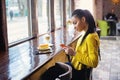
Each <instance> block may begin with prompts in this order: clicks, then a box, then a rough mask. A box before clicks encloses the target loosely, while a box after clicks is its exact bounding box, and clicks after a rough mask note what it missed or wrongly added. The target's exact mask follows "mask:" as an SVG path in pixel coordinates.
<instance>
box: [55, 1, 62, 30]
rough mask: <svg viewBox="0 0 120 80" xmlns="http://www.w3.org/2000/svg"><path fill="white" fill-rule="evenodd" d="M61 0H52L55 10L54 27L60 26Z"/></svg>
mask: <svg viewBox="0 0 120 80" xmlns="http://www.w3.org/2000/svg"><path fill="white" fill-rule="evenodd" d="M61 1H62V0H54V10H55V27H56V29H57V28H60V27H61V26H62V16H61V15H62V11H61V8H62V7H61V6H62V5H61Z"/></svg>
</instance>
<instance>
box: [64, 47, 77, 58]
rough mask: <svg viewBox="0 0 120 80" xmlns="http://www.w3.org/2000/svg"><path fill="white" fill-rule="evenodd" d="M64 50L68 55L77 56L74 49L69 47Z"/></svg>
mask: <svg viewBox="0 0 120 80" xmlns="http://www.w3.org/2000/svg"><path fill="white" fill-rule="evenodd" d="M63 49H64V50H65V52H66V54H68V55H71V56H74V55H75V51H74V49H73V48H72V47H69V46H67V47H64V48H63Z"/></svg>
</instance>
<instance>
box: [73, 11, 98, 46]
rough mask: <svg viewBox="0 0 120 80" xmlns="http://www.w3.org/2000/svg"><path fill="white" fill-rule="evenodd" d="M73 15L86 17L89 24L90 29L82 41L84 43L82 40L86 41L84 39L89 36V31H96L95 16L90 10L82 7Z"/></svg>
mask: <svg viewBox="0 0 120 80" xmlns="http://www.w3.org/2000/svg"><path fill="white" fill-rule="evenodd" d="M72 16H76V17H78V18H79V19H81V18H82V17H85V18H86V22H87V24H88V30H87V32H86V33H85V35H84V37H83V39H82V41H81V44H82V42H83V41H84V39H85V38H86V37H87V35H88V34H89V33H94V32H95V31H96V25H95V21H94V18H93V16H92V15H91V13H90V12H89V11H88V10H82V9H76V10H75V11H74V12H73V13H72Z"/></svg>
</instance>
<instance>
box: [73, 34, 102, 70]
mask: <svg viewBox="0 0 120 80" xmlns="http://www.w3.org/2000/svg"><path fill="white" fill-rule="evenodd" d="M84 34H85V33H84ZM83 36H84V35H82V36H81V37H80V38H79V39H78V41H77V45H76V50H75V51H76V55H75V56H73V57H72V61H71V63H72V65H73V67H74V68H75V69H77V70H81V69H82V66H83V65H82V64H84V65H86V66H87V67H97V65H98V47H99V45H100V41H99V37H98V34H97V33H96V32H95V33H91V34H88V36H87V37H86V38H85V40H84V41H83V43H82V45H80V43H81V40H82V38H83Z"/></svg>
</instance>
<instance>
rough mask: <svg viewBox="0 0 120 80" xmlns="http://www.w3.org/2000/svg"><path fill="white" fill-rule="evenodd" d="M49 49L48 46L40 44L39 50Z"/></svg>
mask: <svg viewBox="0 0 120 80" xmlns="http://www.w3.org/2000/svg"><path fill="white" fill-rule="evenodd" d="M48 48H49V45H48V44H40V45H39V49H41V50H42V49H48Z"/></svg>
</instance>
